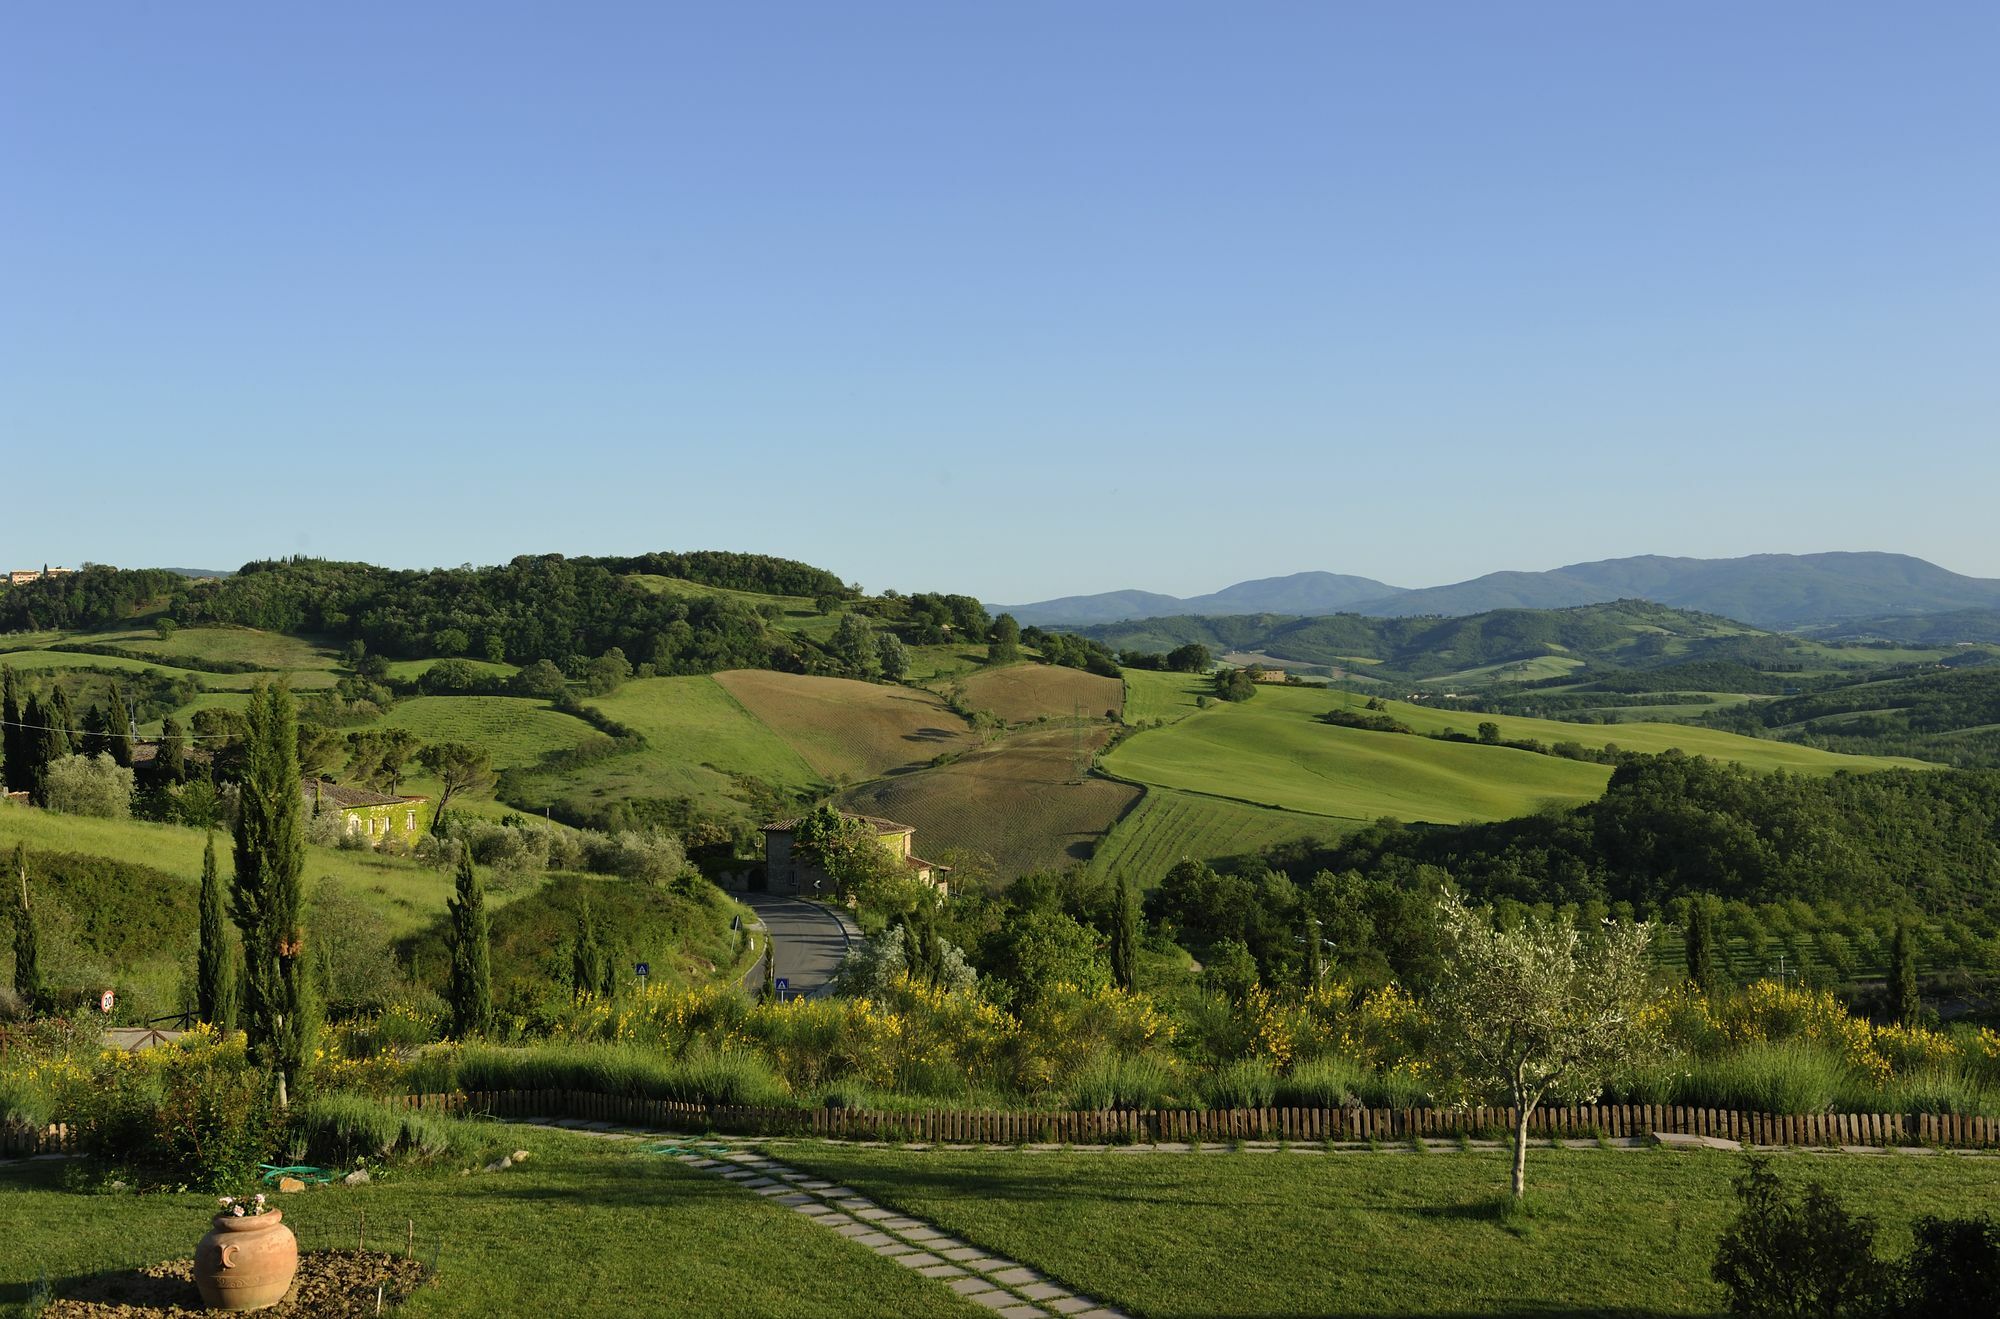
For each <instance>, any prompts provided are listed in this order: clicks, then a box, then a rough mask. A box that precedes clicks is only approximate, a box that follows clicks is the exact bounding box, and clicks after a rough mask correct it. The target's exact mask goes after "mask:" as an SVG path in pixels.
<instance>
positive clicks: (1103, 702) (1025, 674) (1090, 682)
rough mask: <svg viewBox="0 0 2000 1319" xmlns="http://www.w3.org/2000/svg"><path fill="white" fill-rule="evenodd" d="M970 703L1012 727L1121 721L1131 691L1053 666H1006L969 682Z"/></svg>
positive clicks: (979, 674) (967, 695) (1108, 680)
mask: <svg viewBox="0 0 2000 1319" xmlns="http://www.w3.org/2000/svg"><path fill="white" fill-rule="evenodd" d="M962 685H963V686H964V688H965V699H966V701H967V702H969V703H970V704H971V705H972V706H973V707H974V708H975V709H981V710H991V711H992V712H993V713H994V714H996V715H998V716H1000V717H1001V718H1002V719H1005V720H1006V721H1007V722H1008V723H1014V724H1025V723H1032V722H1033V721H1035V720H1037V719H1062V720H1065V721H1068V720H1073V719H1075V718H1076V717H1077V716H1078V715H1079V714H1081V715H1082V717H1083V718H1085V719H1091V720H1096V719H1106V718H1108V719H1117V718H1118V717H1119V711H1121V710H1122V709H1123V708H1124V705H1125V686H1124V684H1123V683H1121V682H1120V681H1119V680H1118V679H1116V678H1104V677H1099V676H1098V675H1097V674H1095V673H1085V672H1084V671H1083V670H1082V669H1066V668H1060V667H1058V666H1056V665H1052V664H1036V663H1032V662H1029V663H1022V664H1006V665H1002V666H1000V667H999V668H989V669H982V670H980V671H979V672H977V673H974V674H971V675H969V676H968V677H966V678H965V679H964V680H963V684H962Z"/></svg>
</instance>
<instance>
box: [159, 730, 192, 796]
mask: <svg viewBox="0 0 2000 1319" xmlns="http://www.w3.org/2000/svg"><path fill="white" fill-rule="evenodd" d="M158 763H159V769H160V773H161V774H162V775H163V776H164V777H165V778H166V781H167V782H169V783H181V782H185V781H186V779H187V730H186V729H185V728H182V727H181V721H180V720H178V719H175V718H174V717H173V716H171V715H169V716H168V717H167V718H166V719H165V720H164V721H163V722H162V723H161V724H160V759H159V762H158Z"/></svg>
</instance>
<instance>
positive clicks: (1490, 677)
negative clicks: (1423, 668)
mask: <svg viewBox="0 0 2000 1319" xmlns="http://www.w3.org/2000/svg"><path fill="white" fill-rule="evenodd" d="M1582 667H1583V661H1582V660H1580V659H1573V658H1571V657H1570V656H1568V655H1537V656H1535V657H1534V658H1533V659H1524V660H1507V661H1506V662H1504V663H1501V664H1482V665H1480V666H1479V667H1478V668H1476V669H1463V670H1461V671H1459V672H1457V673H1447V674H1445V675H1444V676H1442V677H1438V678H1424V679H1422V680H1421V681H1422V682H1423V684H1424V685H1425V686H1426V687H1441V688H1442V687H1456V686H1466V685H1470V684H1480V683H1489V682H1537V681H1540V680H1541V679H1543V678H1560V677H1563V676H1564V675H1566V674H1570V673H1574V672H1575V671H1576V670H1578V669H1580V668H1582Z"/></svg>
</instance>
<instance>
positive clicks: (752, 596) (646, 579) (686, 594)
mask: <svg viewBox="0 0 2000 1319" xmlns="http://www.w3.org/2000/svg"><path fill="white" fill-rule="evenodd" d="M625 580H627V581H629V582H633V583H635V584H637V585H639V586H642V587H644V588H645V589H646V590H648V591H651V592H652V593H653V594H655V595H671V596H678V597H680V598H681V599H684V600H699V599H704V598H707V599H723V600H734V601H736V602H737V603H738V604H741V605H746V606H748V607H749V608H751V609H758V608H761V607H762V606H764V605H776V606H778V608H780V609H781V610H783V611H784V612H783V613H782V614H781V615H780V616H779V617H778V618H776V619H774V620H773V621H772V623H771V626H772V627H775V628H778V629H780V630H781V631H785V632H797V633H799V634H800V635H801V636H807V637H814V638H825V637H830V636H832V635H833V630H834V629H835V628H837V627H839V626H840V613H839V612H838V611H836V612H834V613H831V614H822V613H820V612H819V609H818V607H817V606H815V605H814V604H813V602H812V601H811V600H810V599H809V598H807V597H806V596H802V595H763V594H760V593H758V592H756V591H736V590H732V589H730V588H729V587H726V586H707V585H704V584H703V583H701V582H690V581H687V580H685V579H684V578H680V577H661V576H658V575H657V574H654V573H628V574H627V575H626V578H625Z"/></svg>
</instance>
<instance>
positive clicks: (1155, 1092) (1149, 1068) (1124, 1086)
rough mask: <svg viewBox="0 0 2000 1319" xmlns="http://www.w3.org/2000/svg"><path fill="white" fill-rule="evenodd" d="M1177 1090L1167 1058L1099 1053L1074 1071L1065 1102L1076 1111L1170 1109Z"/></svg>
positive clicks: (1144, 1054)
mask: <svg viewBox="0 0 2000 1319" xmlns="http://www.w3.org/2000/svg"><path fill="white" fill-rule="evenodd" d="M1178 1089H1179V1082H1178V1078H1177V1077H1176V1076H1175V1069H1174V1066H1173V1063H1172V1061H1171V1060H1170V1059H1168V1058H1164V1057H1161V1056H1160V1055H1158V1054H1151V1053H1143V1054H1138V1055H1135V1056H1131V1057H1121V1056H1119V1055H1117V1054H1101V1055H1099V1056H1098V1057H1096V1058H1094V1059H1092V1060H1091V1061H1090V1062H1088V1063H1086V1064H1084V1066H1082V1067H1081V1068H1079V1069H1078V1070H1077V1072H1076V1074H1075V1076H1074V1078H1073V1079H1072V1080H1071V1081H1070V1084H1069V1093H1068V1095H1067V1097H1066V1099H1065V1101H1064V1102H1065V1103H1066V1104H1067V1105H1068V1107H1070V1108H1075V1109H1108V1108H1120V1109H1149V1108H1154V1109H1157V1108H1170V1107H1172V1106H1173V1103H1174V1100H1175V1097H1176V1095H1177V1093H1178Z"/></svg>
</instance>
